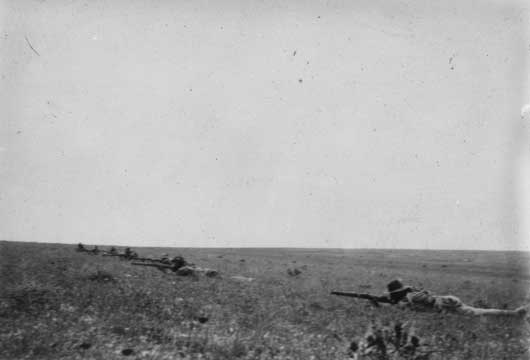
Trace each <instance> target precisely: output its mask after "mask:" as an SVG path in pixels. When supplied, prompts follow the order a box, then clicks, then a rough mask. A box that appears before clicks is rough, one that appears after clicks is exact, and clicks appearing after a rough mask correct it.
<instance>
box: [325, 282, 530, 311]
mask: <svg viewBox="0 0 530 360" xmlns="http://www.w3.org/2000/svg"><path fill="white" fill-rule="evenodd" d="M331 294H333V295H339V296H348V297H354V298H360V299H367V300H370V301H372V302H373V303H375V304H376V305H377V306H378V305H379V303H387V304H391V305H398V306H400V307H407V308H410V309H412V310H427V311H429V310H431V311H438V312H451V313H456V314H462V315H472V316H480V315H486V316H500V315H501V316H515V317H524V316H525V315H526V313H527V309H526V308H525V307H523V306H521V307H519V308H517V309H515V310H505V309H483V308H477V307H473V306H471V305H467V304H465V303H464V302H462V300H460V299H459V298H458V297H456V296H454V295H436V294H432V293H431V292H430V291H427V290H423V289H417V288H414V287H412V286H408V285H407V286H405V285H403V282H402V281H401V280H400V279H395V280H392V281H391V282H389V283H388V285H387V293H386V294H384V295H382V296H375V295H369V294H357V293H351V292H344V291H333V292H331Z"/></svg>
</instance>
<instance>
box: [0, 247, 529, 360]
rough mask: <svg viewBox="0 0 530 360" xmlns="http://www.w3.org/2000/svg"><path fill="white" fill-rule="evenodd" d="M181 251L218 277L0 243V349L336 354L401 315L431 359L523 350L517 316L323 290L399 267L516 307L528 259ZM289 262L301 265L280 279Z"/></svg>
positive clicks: (419, 281) (19, 352)
mask: <svg viewBox="0 0 530 360" xmlns="http://www.w3.org/2000/svg"><path fill="white" fill-rule="evenodd" d="M139 252H140V255H148V254H162V253H164V252H169V253H171V254H175V255H176V254H177V251H176V250H171V249H142V250H140V251H139ZM180 253H181V254H182V255H184V257H185V258H186V259H189V260H190V261H191V262H193V263H195V264H197V265H200V266H205V267H209V268H215V269H218V270H219V271H220V273H221V277H220V278H208V277H199V278H195V277H177V276H175V275H173V274H164V273H162V272H160V271H157V270H156V269H152V268H143V267H135V266H132V265H131V264H130V262H128V261H123V260H119V259H117V258H111V257H102V256H91V255H87V254H82V253H77V252H75V246H64V245H51V244H49V245H43V244H20V243H7V242H3V243H0V261H1V268H0V271H1V272H0V279H1V284H2V287H1V289H0V358H2V359H24V358H26V359H60V358H68V359H81V358H90V359H124V358H134V359H176V358H177V359H179V358H186V359H234V358H241V359H272V358H275V359H348V358H350V357H351V356H354V354H353V353H352V351H351V346H352V342H354V343H360V341H361V340H362V339H363V338H364V337H365V335H366V329H367V327H368V326H370V324H372V323H378V324H381V326H385V325H390V324H395V323H397V322H406V321H408V322H414V324H415V329H416V330H415V331H416V334H417V336H418V338H420V339H422V341H424V342H425V343H426V345H422V346H427V347H428V348H429V349H436V352H433V353H432V354H431V355H430V359H527V358H528V349H529V339H528V338H529V334H530V331H529V328H530V324H529V323H528V322H527V321H526V320H515V319H480V318H473V319H472V318H462V317H459V316H456V315H442V314H430V313H414V312H411V311H408V310H399V309H396V308H392V307H381V308H378V309H376V308H374V307H372V305H370V304H369V303H368V302H363V301H355V300H352V299H345V298H338V297H333V296H330V295H329V292H330V291H331V290H332V289H344V290H359V291H362V292H374V293H378V292H380V291H382V290H383V289H384V287H385V284H386V283H387V282H388V281H389V280H390V279H391V278H393V277H396V276H400V277H402V278H403V279H407V280H408V281H410V283H412V284H414V285H422V286H424V287H425V288H428V289H431V290H433V291H435V292H437V293H454V294H456V295H458V296H459V297H461V298H462V299H463V300H464V301H465V302H467V303H475V304H481V305H483V306H491V307H505V306H506V307H509V308H513V307H516V306H519V305H521V304H525V303H526V304H528V303H529V300H528V299H529V297H528V285H529V279H530V277H529V276H528V273H527V272H526V270H525V265H526V264H527V261H528V254H522V253H486V252H484V253H483V252H481V253H462V252H455V253H450V252H447V253H444V252H400V251H397V252H390V251H368V250H364V251H346V252H342V251H322V252H319V251H314V250H289V251H280V250H255V249H246V250H227V249H182V250H181V251H180ZM469 258H471V259H472V261H464V259H469ZM241 260H245V261H241ZM291 268H297V269H300V270H301V273H300V274H297V275H296V276H290V275H289V274H288V269H291ZM231 275H241V276H245V277H251V278H255V280H254V281H238V280H235V279H231V278H230V276H231Z"/></svg>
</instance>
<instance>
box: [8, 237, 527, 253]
mask: <svg viewBox="0 0 530 360" xmlns="http://www.w3.org/2000/svg"><path fill="white" fill-rule="evenodd" d="M0 242H13V243H25V244H49V245H77V244H79V243H82V244H83V245H86V246H109V247H112V246H114V247H130V248H174V249H269V250H272V249H282V250H329V251H334V250H335V251H341V250H370V251H373V250H376V251H384V250H391V251H407V250H414V251H462V252H463V251H467V252H470V251H484V252H487V251H488V252H522V253H530V250H522V249H506V250H502V249H448V248H385V247H381V248H366V247H287V246H286V247H278V246H152V245H116V244H89V243H83V242H73V243H60V242H47V241H23V240H5V239H2V240H0Z"/></svg>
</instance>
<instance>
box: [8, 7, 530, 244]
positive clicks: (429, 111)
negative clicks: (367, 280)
mask: <svg viewBox="0 0 530 360" xmlns="http://www.w3.org/2000/svg"><path fill="white" fill-rule="evenodd" d="M0 4H1V5H0V16H1V17H0V21H1V23H0V24H1V30H2V31H1V34H0V35H1V38H0V72H1V80H0V116H1V118H0V122H1V123H0V165H1V168H0V171H1V172H0V238H1V239H5V240H16V241H46V242H65V243H76V242H80V241H81V242H83V243H88V244H118V245H120V244H121V245H125V244H128V245H132V246H135V245H136V246H139V245H149V246H223V247H225V246H233V247H240V246H253V247H256V246H258V247H261V246H274V247H278V246H289V247H308V246H309V247H354V248H355V247H369V248H376V247H384V248H427V249H439V248H446V249H501V250H503V249H524V250H528V249H529V245H530V244H529V240H528V239H530V226H529V223H528V222H527V221H525V219H527V218H529V217H530V207H529V204H530V189H529V186H528V184H530V172H529V170H528V166H530V165H529V164H530V159H529V156H528V154H529V153H530V146H529V133H530V132H529V124H530V116H526V120H525V116H523V115H524V114H522V112H523V113H524V112H525V111H527V112H528V108H526V110H524V106H525V104H528V103H529V102H530V92H529V89H528V87H527V83H528V78H529V73H528V60H529V55H530V36H529V31H528V30H529V28H528V26H527V24H528V23H529V21H530V10H529V7H530V5H529V4H528V2H527V1H501V0H499V1H467V0H465V1H464V0H458V1H456V0H454V1H434V0H421V1H420V0H411V1H408V0H407V1H392V0H390V1H389V0H385V1H374V0H363V1H327V2H324V1H321V2H317V1H297V0H293V1H253V0H241V1H239V0H226V1H200V0H193V1H191V0H190V1H169V0H168V1H162V0H159V1H154V0H151V1H147V0H145V1H144V0H142V1H131V0H127V1H118V0H114V1H93V0H91V1H88V0H87V1H76V0H74V1H65V0H61V1H52V0H48V1H45V0H42V1H29V0H17V1H15V0H12V1H7V0H4V1H0ZM525 165H526V167H525ZM525 179H526V180H525ZM525 211H526V212H525Z"/></svg>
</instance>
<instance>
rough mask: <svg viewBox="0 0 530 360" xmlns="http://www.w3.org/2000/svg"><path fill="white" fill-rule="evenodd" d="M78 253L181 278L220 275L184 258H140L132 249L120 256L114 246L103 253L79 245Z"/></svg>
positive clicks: (96, 249) (96, 248)
mask: <svg viewBox="0 0 530 360" xmlns="http://www.w3.org/2000/svg"><path fill="white" fill-rule="evenodd" d="M77 251H79V252H86V253H89V254H92V255H97V254H99V253H100V252H102V255H103V256H116V257H120V258H121V259H125V260H132V261H133V262H132V265H138V266H150V267H155V268H157V269H158V270H160V271H163V272H174V273H175V274H176V275H180V276H190V275H197V274H199V273H201V274H204V275H206V276H208V277H216V276H217V275H219V273H218V272H217V270H213V269H208V268H201V267H198V266H195V264H192V263H189V262H187V261H186V260H185V259H184V258H183V257H182V256H174V257H172V258H170V257H169V255H168V254H163V255H162V256H161V257H160V258H148V257H140V256H138V253H137V252H136V251H133V250H132V249H131V248H130V247H127V248H125V250H124V252H123V253H122V254H120V253H119V252H118V250H117V249H116V248H115V247H114V246H113V247H111V248H110V249H109V250H108V251H101V250H99V249H98V247H97V246H94V248H93V249H90V250H89V249H87V248H85V246H84V245H83V244H81V243H79V244H78V245H77Z"/></svg>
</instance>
